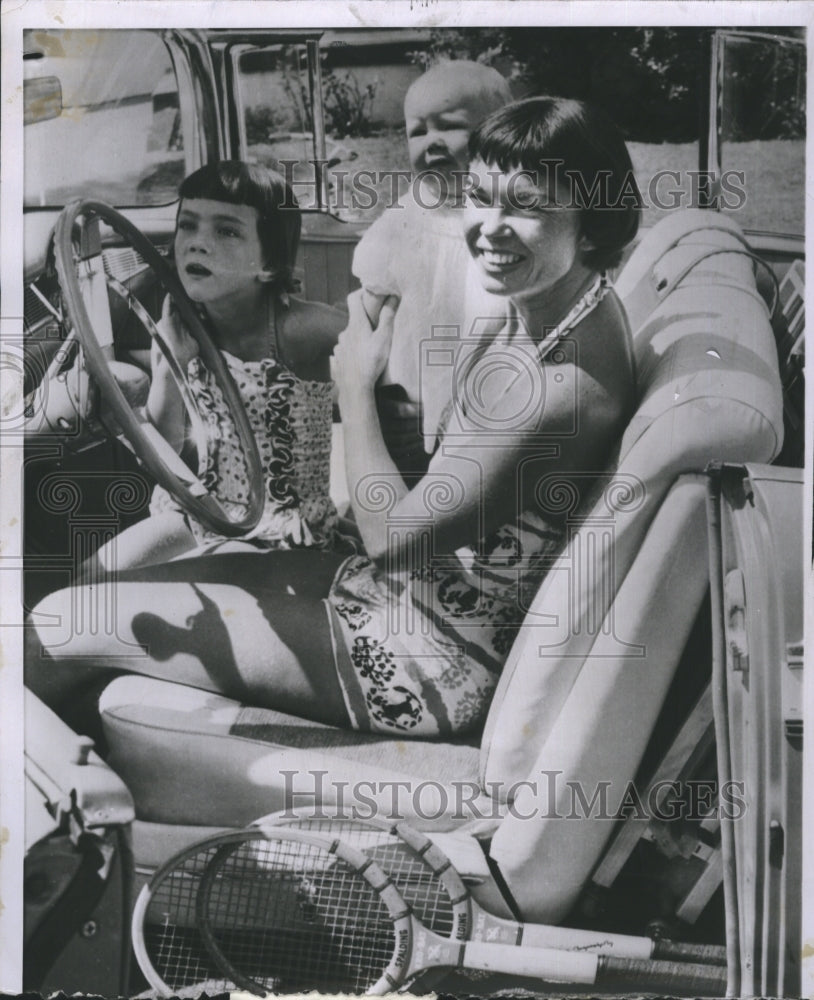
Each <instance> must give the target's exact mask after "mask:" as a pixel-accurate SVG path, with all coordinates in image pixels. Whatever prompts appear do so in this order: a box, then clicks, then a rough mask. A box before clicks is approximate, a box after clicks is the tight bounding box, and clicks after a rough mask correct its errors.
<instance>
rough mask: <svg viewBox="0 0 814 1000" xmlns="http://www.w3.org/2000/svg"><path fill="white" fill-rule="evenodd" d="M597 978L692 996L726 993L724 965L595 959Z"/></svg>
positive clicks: (637, 988)
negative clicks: (679, 991)
mask: <svg viewBox="0 0 814 1000" xmlns="http://www.w3.org/2000/svg"><path fill="white" fill-rule="evenodd" d="M596 982H597V983H601V984H602V985H607V986H616V985H618V986H628V987H635V989H636V990H637V991H638V990H649V989H652V990H654V991H655V992H659V993H664V992H665V991H666V992H670V993H672V991H678V990H681V991H682V992H688V993H690V994H692V995H693V996H716V997H719V996H725V994H726V968H725V967H722V966H718V965H698V964H696V965H690V964H687V963H682V962H658V961H650V962H648V961H643V960H642V959H639V958H608V957H605V956H599V958H598V959H597V970H596Z"/></svg>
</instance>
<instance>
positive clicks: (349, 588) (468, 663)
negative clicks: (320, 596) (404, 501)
mask: <svg viewBox="0 0 814 1000" xmlns="http://www.w3.org/2000/svg"><path fill="white" fill-rule="evenodd" d="M608 289H609V286H608V284H607V282H606V280H605V277H604V275H602V276H600V277H599V278H598V279H597V280H596V282H595V283H594V285H593V286H592V287H591V288H590V289H589V290H588V292H586V294H585V295H584V296H583V297H582V299H580V300H579V301H578V302H577V303H576V304H575V305H574V307H573V309H571V311H570V312H569V313H568V315H567V316H566V317H565V319H564V320H563V321H562V322H561V323H560V324H559V325H558V326H557V327H555V328H554V329H552V330H550V331H548V332H547V333H546V336H545V337H544V338H543V340H542V341H540V342H539V343H534V342H533V341H531V340H529V341H528V353H525V354H524V356H525V358H526V359H527V360H528V361H529V363H531V364H539V365H544V364H545V361H544V358H545V356H546V355H547V354H548V353H549V351H552V349H553V347H554V346H555V345H556V344H557V342H558V341H559V340H560V339H561V338H562V337H563V336H565V334H566V333H568V332H570V331H571V330H573V328H574V327H575V326H576V325H577V324H578V323H579V322H581V320H582V319H584V318H585V316H586V315H587V314H588V313H589V312H591V311H592V310H593V309H594V308H595V307H596V305H598V303H599V302H600V301H601V300H602V298H603V297H604V295H605V294H606V292H607V291H608ZM525 336H527V334H526V335H525ZM522 337H523V333H522V331H520V332H519V328H518V320H517V317H516V315H515V314H514V313H513V311H512V310H511V309H510V313H509V317H508V319H507V322H506V325H505V327H504V329H503V331H502V333H501V334H500V335H499V336H498V337H497V339H496V340H495V341H494V345H493V346H494V349H495V350H496V351H497V352H498V354H500V352H502V351H503V350H504V347H505V346H506V345H512V344H513V343H517V340H518V339H522ZM488 350H489V349H487V351H486V353H484V354H483V355H482V358H481V360H482V362H483V368H482V369H481V370H486V369H487V368H488V366H489V364H490V356H489V353H488ZM473 370H474V369H473ZM555 377H556V376H555ZM473 381H477V379H474V380H473ZM456 407H460V408H462V409H463V410H464V411H465V409H466V401H465V394H461V399H459V400H456V401H453V402H452V403H450V404H448V405H447V407H446V409H445V412H444V414H443V415H442V418H441V421H440V426H439V436H440V443H441V446H442V447H443V443H444V437H445V435H446V434H447V433H448V430H449V427H450V426H451V423H450V417H451V415H452V414H453V413H454V410H455V408H456ZM555 506H556V505H555ZM565 540H566V528H565V526H564V523H563V520H562V518H555V517H554V516H553V514H552V508H551V506H550V505H547V504H545V503H544V501H543V500H541V499H540V498H539V497H538V498H537V506H526V508H525V509H522V510H520V511H519V513H518V515H517V517H516V519H515V520H514V521H512V522H511V523H506V524H504V525H502V526H501V527H500V528H498V529H497V530H495V531H493V532H492V533H491V534H490V535H488V536H487V537H485V538H482V539H480V540H478V541H477V542H475V543H474V544H471V545H469V546H465V547H463V548H461V549H459V550H458V551H456V552H455V553H452V554H450V553H443V554H441V555H439V556H430V557H429V560H428V562H427V563H426V564H425V565H423V566H421V568H419V569H416V570H413V571H409V572H408V571H404V572H399V571H393V570H390V571H388V569H387V568H383V567H381V566H379V565H377V564H375V563H373V562H372V561H371V560H370V559H367V558H365V557H363V556H359V555H356V556H351V557H350V558H349V559H347V560H346V561H345V562H344V563H343V564H342V566H341V567H340V569H339V571H338V573H337V575H336V577H335V579H334V582H333V586H332V588H331V593H330V595H329V597H328V599H327V601H326V604H327V606H328V611H329V618H330V623H331V628H332V633H333V644H334V653H335V657H336V666H337V674H338V677H339V682H340V686H341V688H342V691H343V694H344V698H345V705H346V708H347V710H348V714H349V716H350V719H351V722H352V724H353V725H354V727H356V728H358V729H363V730H373V731H376V732H381V733H391V734H395V733H403V734H408V735H413V736H421V737H427V736H442V737H443V736H450V735H453V734H457V733H466V732H467V731H472V730H477V729H479V728H481V727H482V725H483V723H484V721H485V718H486V714H487V712H488V709H489V705H490V704H491V700H492V696H493V694H494V691H495V687H496V685H497V681H498V678H499V677H500V673H501V671H502V669H503V665H504V663H505V662H506V658H507V657H508V655H509V651H510V650H511V647H512V644H513V643H514V640H515V638H516V636H517V633H518V631H519V629H520V628H522V626H523V622H524V620H525V617H526V611H527V609H529V608H530V607H531V603H532V601H533V599H534V596H535V594H536V593H537V590H538V589H539V586H540V583H541V582H542V580H543V577H544V576H545V575H546V573H547V572H548V571H549V569H550V568H551V566H552V565H553V563H554V561H555V560H556V557H557V556H558V554H559V553H560V552H561V551H562V548H563V546H564V544H565Z"/></svg>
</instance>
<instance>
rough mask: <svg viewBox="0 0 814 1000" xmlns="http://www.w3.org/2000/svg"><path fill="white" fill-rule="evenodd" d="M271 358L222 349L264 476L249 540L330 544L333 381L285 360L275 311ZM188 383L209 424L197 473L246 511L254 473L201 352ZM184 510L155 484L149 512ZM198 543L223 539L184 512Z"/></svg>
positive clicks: (233, 509) (227, 503) (235, 511)
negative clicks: (245, 357) (308, 375)
mask: <svg viewBox="0 0 814 1000" xmlns="http://www.w3.org/2000/svg"><path fill="white" fill-rule="evenodd" d="M273 327H274V330H273V337H272V338H270V339H271V341H272V342H271V343H270V345H269V346H270V347H271V348H272V351H271V353H270V356H269V357H267V358H263V359H262V360H260V361H241V360H240V359H239V358H236V357H235V356H234V355H232V354H230V353H229V352H228V351H221V354H222V355H223V358H224V360H225V361H226V364H227V366H228V368H229V372H230V374H231V376H232V378H233V379H234V380H235V384H236V385H237V388H238V390H239V392H240V397H241V399H242V401H243V405H244V407H245V408H246V412H247V415H248V418H249V423H250V425H251V429H252V432H253V434H254V437H255V440H256V441H257V448H258V451H259V453H260V461H261V465H262V468H263V473H264V491H265V505H264V509H263V513H262V515H261V518H260V521H259V523H258V525H257V526H256V527H255V528H254V529H253V530H252V531H251V532H250V533H249V534H248V535H245V536H242V537H243V539H244V540H249V541H252V542H253V544H255V545H257V546H258V547H261V548H269V549H292V548H302V547H315V548H330V547H332V546H333V545H334V544H335V543H336V542H337V540H338V536H337V532H336V527H337V512H336V509H335V507H334V504H333V502H332V500H331V498H330V463H331V424H332V416H333V400H332V390H333V383H332V382H320V381H316V380H307V379H301V378H299V377H298V376H297V375H295V374H294V372H292V371H291V369H290V368H288V367H287V366H286V365H285V364H284V363H283V361H282V360H281V359H280V350H279V344H278V340H277V321H276V309H275V313H274V321H273ZM187 374H188V379H189V386H190V390H191V392H192V395H193V397H194V399H195V400H196V402H197V404H198V407H199V409H200V412H201V416H202V418H203V422H204V425H205V427H206V435H207V445H208V446H207V449H206V455H205V456H202V457H201V459H202V460H201V459H199V468H198V476H199V478H200V479H201V481H202V482H203V484H204V485H205V486H206V487H207V489H208V490H209V491H210V492H211V493H213V494H214V495H215V496H216V497H217V499H218V501H219V502H220V504H221V505H222V507H223V508H224V510H226V511H227V512H228V513H229V514H232V515H235V516H241V515H243V514H244V513H245V511H246V510H247V500H248V478H247V471H246V462H245V459H244V457H243V450H242V448H241V446H240V441H239V438H238V436H237V430H236V428H235V425H234V422H233V420H232V418H231V416H230V414H229V411H228V409H227V407H226V402H225V400H224V397H223V393H222V392H221V390H220V388H219V387H218V385H217V384H216V382H215V378H214V376H213V375H212V373H211V372H210V371H209V370H208V369H207V368H206V366H205V365H204V363H203V361H202V360H201V358H200V357H195V358H192V360H191V361H190V362H189V365H188V370H187ZM166 510H178V511H180V510H181V507H180V506H179V505H178V503H177V502H176V501H175V500H174V499H173V498H172V497H171V496H170V494H169V493H168V492H167V491H166V490H165V489H163V487H160V486H157V487H156V488H155V490H154V492H153V498H152V502H151V504H150V511H151V513H161V512H163V511H166ZM185 516H186V520H187V523H188V525H189V528H190V530H191V531H192V533H193V535H194V536H195V540H196V541H197V543H198V544H199V545H202V544H208V543H210V542H215V541H222V540H223V536H221V535H219V534H217V533H216V532H213V531H210V530H209V529H208V528H205V527H204V526H203V525H201V524H199V523H198V522H197V521H196V520H195V519H194V518H192V517H190V516H188V515H185Z"/></svg>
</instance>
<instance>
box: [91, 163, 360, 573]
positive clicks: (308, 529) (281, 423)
mask: <svg viewBox="0 0 814 1000" xmlns="http://www.w3.org/2000/svg"><path fill="white" fill-rule="evenodd" d="M179 193H180V205H179V209H178V216H177V221H176V232H175V243H174V252H175V263H176V266H177V269H178V274H179V277H180V279H181V282H182V284H183V286H184V290H185V291H186V293H187V295H188V296H189V297H190V299H192V301H193V302H194V303H195V304H196V305H198V306H199V308H200V310H201V313H202V315H203V317H204V319H205V321H206V323H207V325H208V327H209V331H210V333H211V335H212V337H213V339H214V341H215V343H216V345H217V346H218V347H219V348H220V350H221V352H222V353H223V357H224V359H225V361H226V363H227V366H228V368H229V371H230V373H231V375H232V378H233V379H234V380H235V383H236V384H237V387H238V389H239V391H240V395H241V398H242V401H243V405H244V406H245V407H246V411H247V413H248V417H249V421H250V424H251V427H252V430H253V432H254V435H255V438H256V441H257V445H258V450H259V452H260V458H261V462H262V465H263V469H264V472H265V507H264V510H263V514H262V517H261V519H260V523H259V524H258V525H257V527H256V528H255V529H254V530H253V531H252V532H251V533H250V535H249V536H248V539H249V540H250V541H251V542H252V543H253V544H254V545H255V546H258V547H260V548H267V549H289V548H299V547H311V546H313V547H318V548H333V547H335V545H336V543H337V541H338V536H337V514H336V510H335V508H334V505H333V503H332V502H331V499H330V496H329V480H330V452H331V417H332V383H331V382H330V372H329V358H330V355H331V352H332V351H333V348H334V346H335V345H336V341H337V337H338V334H339V332H340V330H342V328H343V327H344V325H345V318H344V316H343V314H342V313H341V312H339V311H337V310H334V309H331V308H329V307H328V306H325V305H322V304H320V303H316V302H305V301H303V300H302V299H298V298H294V297H293V296H291V295H290V293H291V292H293V291H295V290H296V288H297V282H296V281H295V280H294V278H293V268H294V262H295V260H296V256H297V248H298V244H299V238H300V226H301V217H300V212H299V209H298V207H297V203H296V199H295V198H294V195H293V193H292V192H291V190H290V188H288V186H287V185H286V183H285V181H284V180H283V178H282V177H281V176H279V175H278V174H276V173H274V172H273V171H271V170H268V169H266V168H263V167H260V166H256V165H252V164H247V163H242V162H239V161H223V162H220V163H215V164H209V165H207V166H205V167H202V168H201V169H200V170H197V171H196V172H195V173H193V174H191V175H190V176H189V177H187V178H186V180H185V181H184V182H183V183H182V185H181V188H180V192H179ZM161 329H162V333H163V335H164V336H165V338H166V339H167V341H168V342H169V343H170V346H171V347H172V349H173V351H174V353H175V355H176V358H177V360H178V362H179V363H180V365H181V367H182V369H183V370H184V371H186V372H187V375H188V379H189V384H190V388H191V390H192V393H193V396H194V397H195V399H196V401H197V403H198V406H199V408H200V410H201V413H202V415H203V418H204V422H205V424H206V426H207V429H208V436H209V442H208V448H207V455H206V464H205V468H201V469H199V475H201V476H202V478H203V479H204V480H205V481H206V483H207V484H210V483H211V484H212V485H211V486H210V489H211V490H212V491H213V492H214V493H215V495H216V496H217V498H218V500H219V501H220V503H221V505H222V506H223V508H224V509H225V510H226V511H228V512H229V513H233V514H236V515H240V514H243V513H244V512H245V510H246V502H247V496H248V483H247V481H246V472H245V462H244V459H243V454H242V449H241V447H240V444H239V440H238V437H237V433H236V430H235V427H234V424H233V421H232V419H231V417H230V416H229V412H228V410H227V408H226V405H225V402H224V399H223V396H222V393H221V391H220V389H219V388H218V386H217V385H216V383H215V380H214V378H213V376H212V374H211V373H210V372H209V371H208V370H207V369H206V368H205V366H204V364H203V362H202V360H201V358H200V357H199V356H198V345H197V343H196V342H195V340H194V339H193V338H192V337H191V335H190V334H189V333H188V332H187V331H186V330H185V329H184V327H183V325H182V324H181V322H180V320H179V318H178V315H177V313H176V311H175V309H174V307H173V305H172V302H171V301H170V299H169V298H167V300H166V301H165V303H164V310H163V315H162V319H161ZM147 408H148V413H149V415H150V419H151V420H152V422H153V423H154V424H155V426H156V427H157V428H158V429H159V430H160V431H161V433H162V434H163V436H164V437H165V438H166V439H167V441H169V442H170V444H172V446H173V447H174V448H175V449H176V450H177V451H180V450H181V448H182V446H183V444H184V440H185V433H186V426H185V425H186V420H185V413H186V411H185V409H184V406H183V403H182V401H181V396H180V393H179V391H178V388H177V386H176V384H175V381H174V380H173V378H172V375H171V373H170V369H169V365H168V363H167V361H166V359H165V357H164V355H163V354H162V353H161V352H160V351H159V350H158V348H157V347H156V345H155V344H154V345H153V351H152V383H151V387H150V394H149V398H148V401H147ZM150 512H151V516H150V517H149V518H148V519H146V520H145V521H142V522H140V523H139V524H136V525H134V526H133V527H132V528H130V529H128V530H127V531H125V532H123V533H122V534H121V535H119V536H118V537H117V538H116V539H115V540H114V541H113V542H112V543H109V545H108V546H106V547H105V549H103V550H100V553H99V554H98V556H97V558H98V559H99V561H100V562H101V564H102V566H103V567H104V568H105V569H111V568H117V569H120V570H121V569H127V568H131V567H134V566H138V565H147V564H150V563H155V562H164V561H166V560H168V559H172V558H174V557H175V556H178V555H181V554H183V553H185V552H188V551H190V550H192V549H194V548H196V547H200V546H206V548H207V550H211V549H212V548H213V547H217V548H222V547H223V546H224V545H225V544H226V543H225V540H224V539H223V538H222V537H221V536H219V535H216V534H215V533H214V532H212V531H210V530H208V529H207V528H205V527H204V526H202V525H201V524H199V523H197V522H196V521H195V520H194V519H193V518H191V517H190V516H188V515H187V514H185V513H184V512H183V511H182V509H181V508H180V506H179V505H178V504H177V502H176V501H175V500H174V499H173V498H172V497H171V496H170V494H169V493H168V492H167V491H166V490H164V489H163V488H162V487H156V489H155V491H154V494H153V499H152V503H151V505H150ZM114 546H115V555H114V554H113V552H112V551H111V550H112V549H113V547H114ZM108 564H115V565H108Z"/></svg>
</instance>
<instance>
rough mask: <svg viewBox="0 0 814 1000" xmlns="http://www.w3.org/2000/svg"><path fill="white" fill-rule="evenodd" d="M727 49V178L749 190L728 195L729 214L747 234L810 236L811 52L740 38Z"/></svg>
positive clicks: (723, 131)
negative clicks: (808, 66) (808, 78)
mask: <svg viewBox="0 0 814 1000" xmlns="http://www.w3.org/2000/svg"><path fill="white" fill-rule="evenodd" d="M721 44H722V46H723V49H722V69H723V72H722V80H723V93H722V100H721V110H720V123H719V129H720V156H721V177H722V178H725V177H727V176H729V177H730V178H731V183H730V189H731V188H733V187H735V188H737V187H739V186H740V187H741V188H742V196H739V195H737V193H735V194H733V192H732V191H731V190H730V191H729V192H728V195H729V197H727V192H725V191H724V192H722V193H721V208H722V210H723V211H728V212H731V213H732V214H733V216H734V217H735V218H736V219H737V221H738V222H739V223H740V225H741V226H743V227H744V228H746V229H756V230H768V231H770V232H774V233H788V234H791V235H802V233H803V223H804V221H805V125H806V118H805V91H806V76H805V55H806V50H805V45H804V44H802V43H801V42H800V41H798V40H795V39H792V38H789V39H788V40H783V41H780V40H778V39H777V37H774V38H761V37H750V36H748V35H735V34H727V35H725V36H723V37H722V39H721ZM741 179H742V185H741Z"/></svg>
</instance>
